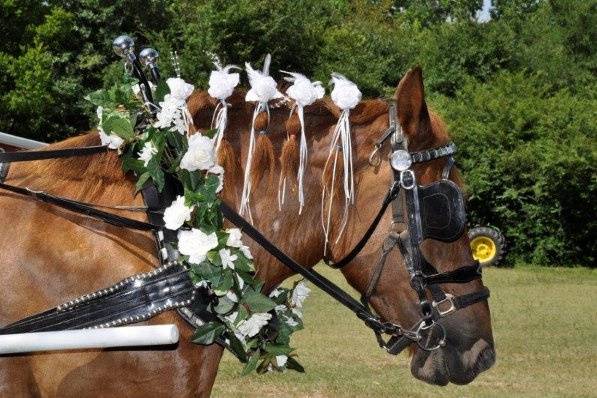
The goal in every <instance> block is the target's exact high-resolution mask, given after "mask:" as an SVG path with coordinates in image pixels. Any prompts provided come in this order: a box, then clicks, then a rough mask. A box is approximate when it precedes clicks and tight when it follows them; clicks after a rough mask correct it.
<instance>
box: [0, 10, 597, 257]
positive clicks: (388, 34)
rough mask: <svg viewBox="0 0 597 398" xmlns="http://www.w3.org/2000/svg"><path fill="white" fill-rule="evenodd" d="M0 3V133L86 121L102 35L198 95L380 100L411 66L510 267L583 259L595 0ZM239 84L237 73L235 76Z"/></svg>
mask: <svg viewBox="0 0 597 398" xmlns="http://www.w3.org/2000/svg"><path fill="white" fill-rule="evenodd" d="M481 5H482V0H457V1H454V0H422V1H414V0H301V1H295V0H279V1H275V2H272V1H266V0H227V1H218V0H144V1H141V0H132V1H124V0H110V1H103V2H98V1H97V0H65V1H58V0H47V1H44V2H40V1H33V0H19V1H17V0H0V34H1V35H2V36H1V37H2V38H3V39H4V40H2V42H0V131H6V132H9V133H14V134H18V135H22V136H26V137H31V138H36V139H41V140H44V141H52V140H57V139H60V138H63V137H65V136H68V135H72V134H75V133H77V132H80V131H83V130H86V129H88V128H90V126H91V123H90V122H91V121H92V120H93V117H92V115H93V110H92V109H91V108H90V106H89V104H87V103H86V102H85V101H84V100H83V97H84V94H86V93H88V92H90V91H92V90H95V89H97V88H99V87H101V86H103V85H109V84H111V83H112V82H114V81H116V80H118V79H120V78H121V77H122V73H123V71H122V65H121V64H120V62H119V61H118V60H117V59H116V57H115V55H113V53H112V50H111V42H112V39H113V38H114V37H116V36H118V35H119V34H122V33H128V34H131V35H133V36H134V37H135V38H136V39H137V44H138V48H141V47H143V46H144V45H146V44H149V43H151V44H152V46H154V47H156V48H157V49H158V50H159V51H160V53H161V58H160V65H161V68H162V69H163V70H164V74H165V75H170V74H172V67H171V65H170V61H169V53H170V51H177V52H178V54H179V55H180V60H181V64H182V74H183V77H184V78H185V79H187V80H189V81H191V82H193V83H194V84H195V85H196V86H197V87H200V88H205V87H206V80H207V77H208V74H209V71H210V70H211V68H212V65H211V59H212V54H217V55H219V56H220V57H221V58H222V60H223V61H224V62H226V63H236V64H239V65H241V66H242V65H243V64H244V62H245V61H248V62H252V63H253V64H255V65H260V63H261V62H262V60H263V58H264V56H265V54H266V53H268V52H270V53H271V54H272V56H273V65H272V72H273V74H274V77H276V78H280V75H279V74H278V70H280V69H282V70H291V71H300V72H303V73H305V74H307V75H309V76H312V77H314V78H316V79H319V80H322V81H323V82H325V83H327V82H328V81H329V74H330V72H332V71H335V72H339V73H343V74H345V75H346V76H347V77H348V78H350V79H352V80H354V81H355V82H356V83H357V84H358V85H359V87H360V88H361V89H362V91H363V92H364V93H365V94H366V95H367V96H370V97H374V96H389V95H391V94H392V93H393V91H394V90H395V87H396V84H397V82H398V81H399V79H400V77H401V76H402V75H403V74H404V72H405V71H406V70H408V69H409V68H411V67H412V66H414V65H416V64H420V65H422V66H423V70H424V73H425V82H426V85H427V87H426V89H427V92H428V93H429V94H430V96H431V97H430V103H431V104H432V105H433V106H434V108H435V109H436V110H437V111H439V112H440V113H441V114H442V115H443V116H444V118H445V119H446V121H447V122H448V123H449V125H450V129H451V131H452V133H453V135H454V138H455V140H456V142H457V144H458V146H459V150H460V153H459V156H458V159H459V161H460V162H461V163H462V167H463V169H464V172H465V177H466V180H467V183H468V186H469V188H470V192H472V193H473V194H472V195H471V198H470V203H469V210H470V212H471V221H472V223H481V224H493V225H496V226H498V227H500V228H501V229H502V230H503V231H505V233H506V237H507V239H508V242H509V245H510V247H511V252H510V256H509V259H510V260H511V261H512V262H513V263H522V262H524V263H535V264H541V265H562V264H564V265H569V264H583V265H589V266H594V264H595V248H594V244H593V236H595V234H596V231H595V228H596V227H595V221H594V217H593V214H592V213H591V212H592V211H593V210H592V209H595V208H596V206H595V199H594V198H595V197H597V195H596V193H597V192H596V177H595V176H596V175H597V173H596V170H595V164H596V162H595V152H596V148H597V145H596V136H595V135H596V132H595V126H596V125H597V123H596V122H597V116H596V114H595V109H597V103H596V98H595V92H597V82H596V79H595V74H596V57H595V45H594V43H595V42H597V33H596V27H597V20H596V18H597V1H595V0H494V1H493V8H492V10H491V16H492V18H491V19H490V20H489V21H487V22H485V23H480V22H479V21H477V19H476V15H477V11H478V10H479V9H480V8H481ZM245 83H246V82H245Z"/></svg>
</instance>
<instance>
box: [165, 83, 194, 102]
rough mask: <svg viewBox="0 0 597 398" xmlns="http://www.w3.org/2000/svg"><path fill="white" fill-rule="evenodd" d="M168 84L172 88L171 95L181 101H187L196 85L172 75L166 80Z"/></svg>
mask: <svg viewBox="0 0 597 398" xmlns="http://www.w3.org/2000/svg"><path fill="white" fill-rule="evenodd" d="M166 84H167V85H168V87H169V88H170V95H171V96H172V97H174V98H176V99H177V100H180V101H186V99H187V98H189V96H190V95H191V94H192V93H193V90H194V89H195V86H193V85H192V84H189V83H187V82H185V81H184V80H182V79H181V78H180V77H171V78H169V79H168V80H166Z"/></svg>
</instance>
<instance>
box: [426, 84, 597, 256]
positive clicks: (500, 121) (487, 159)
mask: <svg viewBox="0 0 597 398" xmlns="http://www.w3.org/2000/svg"><path fill="white" fill-rule="evenodd" d="M596 88H597V85H593V87H590V88H587V91H588V92H590V91H591V90H595V89H596ZM456 99H457V100H456V101H454V100H453V99H451V98H446V97H442V98H439V97H438V98H435V101H434V102H435V103H436V104H437V105H438V107H439V108H440V109H442V113H443V114H444V115H445V119H446V120H447V121H448V122H449V124H450V126H451V131H452V132H453V135H454V138H455V140H456V141H457V144H458V146H459V156H458V159H459V161H461V165H462V168H463V170H464V173H465V175H466V180H467V184H468V189H469V191H470V199H469V206H468V209H469V212H470V213H471V216H472V218H473V219H474V220H475V222H478V223H481V224H492V225H495V226H497V227H499V228H500V229H501V230H502V231H503V232H504V233H505V235H506V236H507V237H508V239H509V243H510V246H511V255H512V256H513V258H514V259H515V260H517V261H523V262H528V263H535V264H565V263H570V262H572V263H578V264H586V265H592V264H593V265H594V263H595V255H596V252H595V245H594V236H595V234H596V233H597V223H595V220H594V219H593V218H592V217H590V216H589V215H588V214H587V211H588V209H594V208H595V206H596V205H597V203H596V201H595V198H596V197H597V179H596V175H597V174H596V170H595V168H596V164H597V163H596V161H597V158H596V155H597V148H596V147H595V140H596V139H597V131H596V126H595V109H597V108H596V107H597V100H596V99H595V97H594V96H593V97H592V98H582V97H580V96H574V95H572V94H571V93H570V91H569V90H566V89H562V90H559V91H557V92H556V93H554V94H551V87H550V86H548V85H542V84H541V78H538V77H534V76H529V75H526V74H523V73H516V74H510V73H501V74H499V75H497V76H496V78H495V79H493V80H492V81H490V82H488V83H478V82H476V81H470V82H469V83H467V84H465V85H464V87H463V88H462V90H460V91H459V92H458V93H457V96H456ZM471 109H474V110H475V112H471V111H470V110H471Z"/></svg>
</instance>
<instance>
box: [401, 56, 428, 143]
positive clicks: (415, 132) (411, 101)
mask: <svg viewBox="0 0 597 398" xmlns="http://www.w3.org/2000/svg"><path fill="white" fill-rule="evenodd" d="M396 104H397V107H398V120H399V121H400V125H401V126H402V130H403V131H404V133H405V134H406V135H407V136H408V137H409V138H410V139H411V140H413V139H416V138H423V137H424V136H425V135H427V134H429V133H430V132H431V119H430V118H429V111H428V109H427V104H426V103H425V88H424V87H423V71H422V70H421V67H420V66H417V67H415V68H413V69H411V70H409V71H408V72H407V73H406V75H404V77H403V78H402V80H400V83H398V88H396Z"/></svg>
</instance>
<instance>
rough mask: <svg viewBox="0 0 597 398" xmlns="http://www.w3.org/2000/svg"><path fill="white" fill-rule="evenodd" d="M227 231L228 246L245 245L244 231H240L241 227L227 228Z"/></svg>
mask: <svg viewBox="0 0 597 398" xmlns="http://www.w3.org/2000/svg"><path fill="white" fill-rule="evenodd" d="M226 233H227V234H228V239H227V240H226V246H230V247H241V246H242V245H243V242H242V240H241V238H242V233H241V232H240V229H238V228H229V229H227V230H226Z"/></svg>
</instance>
